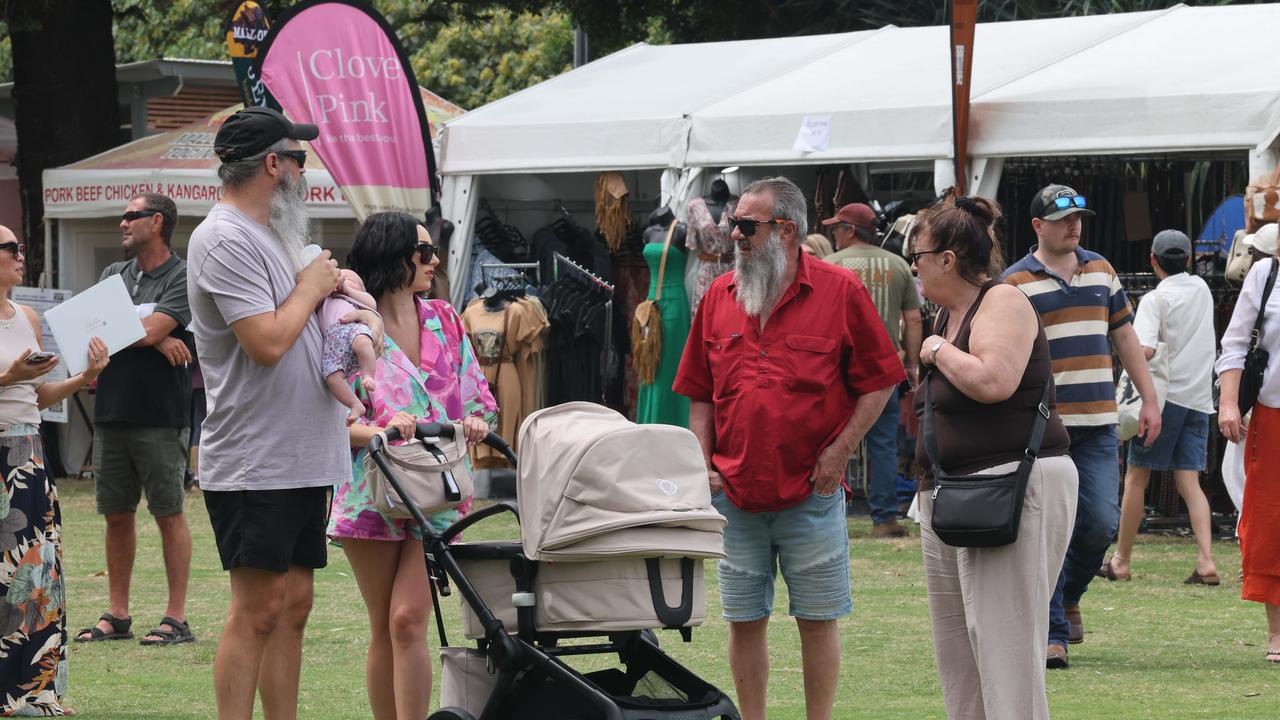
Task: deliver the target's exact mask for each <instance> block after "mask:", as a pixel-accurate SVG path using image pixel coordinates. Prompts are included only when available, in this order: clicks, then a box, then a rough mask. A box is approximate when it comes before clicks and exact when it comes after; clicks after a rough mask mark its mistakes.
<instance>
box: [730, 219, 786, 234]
mask: <svg viewBox="0 0 1280 720" xmlns="http://www.w3.org/2000/svg"><path fill="white" fill-rule="evenodd" d="M784 222H790V221H789V220H787V219H786V218H773V219H772V220H752V219H751V218H740V217H734V216H732V215H730V216H729V232H733V230H734V228H737V230H738V231H739V232H741V233H742V237H751V236H753V235H755V234H756V228H757V227H758V226H760V225H781V224H782V223H784Z"/></svg>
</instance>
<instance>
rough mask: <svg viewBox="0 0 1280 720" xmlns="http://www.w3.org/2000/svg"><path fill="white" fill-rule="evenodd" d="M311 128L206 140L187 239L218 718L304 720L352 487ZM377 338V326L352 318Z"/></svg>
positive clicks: (241, 123)
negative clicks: (316, 232)
mask: <svg viewBox="0 0 1280 720" xmlns="http://www.w3.org/2000/svg"><path fill="white" fill-rule="evenodd" d="M317 135H318V130H317V129H316V126H314V125H303V124H294V123H291V122H289V121H288V120H287V119H285V117H284V116H283V115H281V114H280V113H278V112H276V111H274V110H269V109H266V108H260V107H254V108H247V109H245V110H241V111H240V112H238V113H236V114H235V115H232V116H231V117H230V118H228V119H227V120H226V122H224V123H223V125H222V127H221V128H220V129H219V131H218V134H217V137H216V138H215V140H214V152H216V153H217V155H218V157H219V158H220V159H221V160H222V165H221V166H220V167H219V168H218V177H219V178H220V179H221V180H222V183H223V188H224V190H225V195H224V197H223V199H222V201H221V202H219V203H218V204H217V205H215V206H214V207H213V210H211V211H210V213H209V216H208V217H207V218H205V220H204V222H202V223H200V225H199V227H197V228H196V229H195V231H194V232H193V233H192V235H191V245H190V249H189V252H188V261H187V264H188V270H187V288H188V295H189V299H190V302H191V315H192V327H193V329H194V331H195V336H196V346H197V349H198V350H199V356H200V365H201V369H202V371H203V373H204V381H205V392H206V393H207V398H208V416H207V417H206V418H205V421H204V425H203V432H202V433H201V438H200V461H201V462H200V486H201V489H202V490H203V491H204V498H205V504H206V505H207V507H208V510H209V520H210V522H211V524H212V525H213V530H214V535H215V538H216V540H217V545H218V554H219V555H220V557H221V559H222V565H223V568H224V569H226V570H228V571H229V573H230V577H231V605H230V608H229V609H228V611H227V620H226V624H225V625H224V626H223V629H222V638H221V640H220V642H219V644H218V652H217V656H216V658H215V661H214V691H215V694H216V696H217V706H218V717H219V718H220V720H241V719H243V720H249V718H250V717H251V716H252V714H253V704H254V694H255V691H257V692H259V693H260V694H261V696H262V706H263V714H264V715H265V716H266V717H269V718H272V720H288V719H289V718H295V717H296V716H297V704H298V681H299V671H300V668H301V664H302V633H303V629H304V627H305V626H306V622H307V616H308V615H309V614H310V611H311V601H312V593H313V572H314V571H315V570H316V569H318V568H322V567H324V566H325V564H326V551H325V542H326V541H325V535H324V530H325V519H326V517H327V515H328V510H329V498H328V489H329V487H331V486H333V485H335V484H337V483H340V482H348V481H349V480H350V479H351V456H350V452H349V447H350V442H349V440H348V438H347V430H346V424H345V422H344V418H345V413H346V411H345V410H344V409H343V408H342V406H341V405H339V404H338V403H337V401H335V400H334V399H333V396H332V395H330V394H329V392H328V391H327V390H326V389H325V386H324V383H323V379H322V378H321V377H320V354H321V331H320V328H319V324H318V322H317V320H316V318H315V312H314V311H315V308H316V306H317V304H319V303H320V301H321V300H323V299H324V298H325V296H327V295H328V294H329V293H331V292H333V290H335V289H336V288H337V287H338V283H339V275H338V268H337V263H336V262H334V261H333V260H332V259H331V258H330V256H329V252H328V251H324V252H322V253H321V254H320V256H319V257H317V258H316V259H315V260H313V261H312V262H310V263H309V264H307V265H306V266H305V267H304V266H303V264H302V259H301V258H302V249H303V247H304V246H305V245H306V243H307V240H308V220H307V215H306V208H305V206H304V204H303V203H304V200H305V198H306V182H305V181H304V180H303V177H302V173H303V165H304V163H305V162H306V152H305V151H304V150H302V149H301V146H300V144H299V142H298V141H300V140H313V139H315V138H316V137H317ZM353 315H354V316H356V317H358V318H359V319H360V321H361V322H365V323H366V324H368V325H370V326H371V327H372V328H374V329H375V332H376V333H377V334H378V335H379V338H378V341H379V342H380V341H381V340H380V334H381V327H382V325H381V323H380V322H378V320H377V317H376V315H375V314H373V313H370V312H367V311H361V312H360V313H353Z"/></svg>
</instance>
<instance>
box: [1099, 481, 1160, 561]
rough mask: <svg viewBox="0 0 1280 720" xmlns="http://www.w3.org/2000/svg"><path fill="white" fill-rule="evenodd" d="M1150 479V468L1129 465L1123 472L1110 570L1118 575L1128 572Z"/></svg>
mask: <svg viewBox="0 0 1280 720" xmlns="http://www.w3.org/2000/svg"><path fill="white" fill-rule="evenodd" d="M1150 481H1151V468H1145V467H1138V466H1136V465H1130V466H1129V467H1128V469H1127V470H1125V473H1124V499H1122V500H1121V501H1120V530H1119V532H1118V533H1117V534H1116V550H1115V552H1114V553H1113V554H1112V555H1111V560H1109V561H1108V562H1110V563H1111V571H1112V572H1114V573H1116V574H1117V575H1120V576H1122V577H1123V576H1127V575H1129V573H1130V567H1129V561H1130V560H1131V559H1132V558H1133V540H1134V538H1135V537H1137V536H1138V527H1139V526H1140V525H1142V515H1143V512H1144V511H1145V509H1146V508H1145V504H1146V496H1147V483H1149V482H1150Z"/></svg>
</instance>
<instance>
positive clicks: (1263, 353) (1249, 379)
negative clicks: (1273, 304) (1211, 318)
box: [1239, 260, 1280, 417]
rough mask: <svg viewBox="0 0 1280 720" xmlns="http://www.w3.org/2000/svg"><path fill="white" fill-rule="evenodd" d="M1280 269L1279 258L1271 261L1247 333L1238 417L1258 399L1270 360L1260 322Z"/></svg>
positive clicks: (1251, 407) (1245, 412) (1247, 410)
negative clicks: (1263, 287)
mask: <svg viewBox="0 0 1280 720" xmlns="http://www.w3.org/2000/svg"><path fill="white" fill-rule="evenodd" d="M1277 269H1280V260H1272V261H1271V270H1270V272H1268V273H1267V286H1266V288H1265V289H1264V290H1263V291H1262V302H1260V303H1259V304H1258V319H1257V320H1255V321H1254V323H1253V332H1252V333H1250V334H1249V351H1248V352H1247V353H1245V356H1244V372H1242V373H1241V374H1240V396H1239V405H1240V417H1244V416H1245V415H1247V414H1249V411H1250V410H1252V409H1253V404H1254V403H1256V402H1257V401H1258V393H1260V392H1262V379H1263V376H1264V375H1266V372H1267V363H1269V362H1270V361H1271V353H1269V352H1267V350H1266V349H1265V348H1263V347H1262V346H1261V344H1260V343H1259V341H1260V340H1261V338H1262V323H1263V320H1265V319H1266V315H1267V301H1268V300H1270V299H1271V291H1272V289H1274V288H1275V286H1276V270H1277Z"/></svg>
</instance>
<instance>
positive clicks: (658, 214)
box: [645, 205, 676, 228]
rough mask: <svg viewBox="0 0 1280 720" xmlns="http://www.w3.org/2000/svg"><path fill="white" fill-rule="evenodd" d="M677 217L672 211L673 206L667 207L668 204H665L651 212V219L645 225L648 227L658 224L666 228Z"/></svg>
mask: <svg viewBox="0 0 1280 720" xmlns="http://www.w3.org/2000/svg"><path fill="white" fill-rule="evenodd" d="M675 219H676V214H675V213H674V212H672V211H671V208H670V207H667V206H666V205H663V206H662V207H660V208H657V209H656V210H654V211H653V212H651V213H649V219H648V221H647V222H646V223H645V225H646V226H647V227H654V226H657V227H662V228H666V227H667V226H668V225H670V224H671V221H672V220H675Z"/></svg>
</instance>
